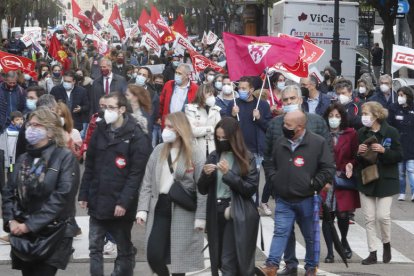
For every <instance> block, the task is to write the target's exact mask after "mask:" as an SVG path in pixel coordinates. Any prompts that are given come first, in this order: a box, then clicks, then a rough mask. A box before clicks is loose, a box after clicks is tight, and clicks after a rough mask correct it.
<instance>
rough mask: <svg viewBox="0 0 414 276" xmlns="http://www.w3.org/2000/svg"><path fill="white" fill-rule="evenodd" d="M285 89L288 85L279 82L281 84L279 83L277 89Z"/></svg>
mask: <svg viewBox="0 0 414 276" xmlns="http://www.w3.org/2000/svg"><path fill="white" fill-rule="evenodd" d="M285 87H286V84H285V82H284V81H279V82H278V83H277V88H278V89H279V90H283V89H285Z"/></svg>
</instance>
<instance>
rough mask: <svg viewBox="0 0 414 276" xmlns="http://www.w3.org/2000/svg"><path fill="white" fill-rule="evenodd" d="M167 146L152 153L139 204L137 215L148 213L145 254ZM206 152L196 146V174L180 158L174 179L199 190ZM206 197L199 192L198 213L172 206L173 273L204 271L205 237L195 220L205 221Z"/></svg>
mask: <svg viewBox="0 0 414 276" xmlns="http://www.w3.org/2000/svg"><path fill="white" fill-rule="evenodd" d="M163 146H164V144H160V145H158V146H157V147H156V148H155V149H154V151H153V152H152V154H151V156H150V159H149V161H148V163H147V167H146V171H145V176H144V180H143V182H142V187H141V191H140V195H139V200H138V211H147V212H148V217H147V224H146V234H145V236H146V237H145V252H147V251H146V247H147V243H148V238H149V235H150V234H151V230H152V225H153V222H154V210H155V206H156V204H157V201H158V195H159V187H160V177H161V175H160V172H161V171H162V164H163V161H161V160H160V154H161V150H162V148H163ZM205 159H206V157H205V150H202V149H200V148H198V147H197V146H196V145H194V146H193V158H192V161H193V170H191V169H190V170H189V169H187V168H186V167H185V161H184V159H183V157H180V159H179V160H178V163H177V167H176V169H175V178H176V179H178V180H180V182H181V184H182V185H183V186H184V187H186V188H187V189H194V190H196V189H197V181H198V179H199V178H200V175H201V172H202V169H203V166H204V162H205ZM206 202H207V196H204V195H201V194H200V193H199V192H198V190H197V210H196V212H190V211H187V210H185V209H183V208H181V207H180V206H178V205H176V204H174V203H172V204H173V205H172V217H171V249H170V250H171V251H170V256H171V267H170V273H184V272H190V271H197V270H201V269H203V268H204V257H203V253H202V252H201V251H202V249H203V247H204V233H203V232H198V231H197V230H195V228H194V223H195V219H203V220H205V219H206Z"/></svg>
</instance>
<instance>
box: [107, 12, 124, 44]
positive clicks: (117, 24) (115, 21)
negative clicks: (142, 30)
mask: <svg viewBox="0 0 414 276" xmlns="http://www.w3.org/2000/svg"><path fill="white" fill-rule="evenodd" d="M108 22H109V24H111V26H112V27H113V28H114V29H115V31H116V32H117V33H118V35H119V38H120V39H121V41H122V40H123V39H125V38H126V34H125V29H124V24H122V20H121V16H120V15H119V10H118V5H115V6H114V9H113V11H112V14H111V17H109V20H108Z"/></svg>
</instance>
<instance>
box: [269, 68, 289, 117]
mask: <svg viewBox="0 0 414 276" xmlns="http://www.w3.org/2000/svg"><path fill="white" fill-rule="evenodd" d="M270 84H271V86H272V87H270V88H271V91H272V92H271V93H269V98H268V99H267V102H268V103H269V105H270V111H272V116H273V117H275V116H277V115H280V114H282V113H283V110H282V90H283V89H284V88H285V87H286V78H285V76H284V75H283V74H282V73H280V72H274V73H273V74H272V75H271V76H270Z"/></svg>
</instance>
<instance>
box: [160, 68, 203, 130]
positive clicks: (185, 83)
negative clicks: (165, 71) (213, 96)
mask: <svg viewBox="0 0 414 276" xmlns="http://www.w3.org/2000/svg"><path fill="white" fill-rule="evenodd" d="M190 73H191V69H190V66H189V65H188V64H185V63H181V64H180V65H178V67H177V69H175V75H174V80H170V81H167V82H166V83H165V85H164V88H163V89H162V91H161V95H160V115H159V118H160V119H161V126H162V128H164V120H165V117H166V116H167V115H168V114H170V113H173V112H177V111H184V106H185V105H186V104H188V103H191V102H193V100H194V98H195V96H196V93H197V89H198V85H197V84H195V83H193V82H192V81H191V80H190Z"/></svg>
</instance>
